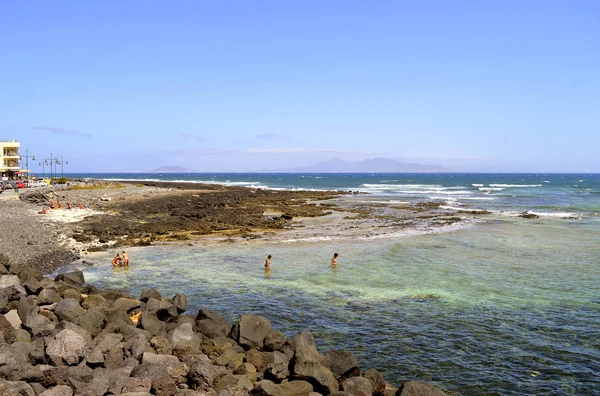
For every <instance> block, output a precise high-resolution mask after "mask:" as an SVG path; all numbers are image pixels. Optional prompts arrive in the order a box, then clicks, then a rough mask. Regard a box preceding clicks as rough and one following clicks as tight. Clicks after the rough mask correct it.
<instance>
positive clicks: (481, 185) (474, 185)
mask: <svg viewBox="0 0 600 396" xmlns="http://www.w3.org/2000/svg"><path fill="white" fill-rule="evenodd" d="M471 185H472V186H473V187H483V186H484V185H483V184H471Z"/></svg>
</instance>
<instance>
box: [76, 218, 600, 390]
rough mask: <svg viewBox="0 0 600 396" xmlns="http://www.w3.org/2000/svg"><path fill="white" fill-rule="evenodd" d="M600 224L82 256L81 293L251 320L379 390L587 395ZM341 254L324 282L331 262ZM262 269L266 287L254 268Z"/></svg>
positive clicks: (512, 224)
mask: <svg viewBox="0 0 600 396" xmlns="http://www.w3.org/2000/svg"><path fill="white" fill-rule="evenodd" d="M598 240H600V224H599V222H598V220H597V219H596V218H592V219H584V220H581V219H544V218H541V219H536V220H527V219H521V218H515V217H503V216H497V217H489V218H486V219H485V220H482V221H481V222H480V223H478V224H475V225H474V226H472V227H468V228H465V229H459V230H456V231H453V232H446V233H440V234H435V233H434V234H426V235H412V236H404V237H396V238H380V239H377V240H351V239H349V240H343V241H339V240H337V241H320V242H313V243H308V242H289V243H282V242H280V243H267V242H252V243H249V244H222V245H216V246H215V245H210V246H201V245H198V246H156V247H147V248H130V249H127V251H128V253H129V256H130V257H131V261H132V264H131V267H130V269H129V270H123V269H113V268H112V267H111V266H110V259H111V258H112V255H114V252H112V251H109V252H106V253H95V254H90V255H89V257H85V259H86V260H88V261H90V262H92V263H95V265H93V266H89V267H85V268H83V270H84V273H85V276H86V280H87V281H88V282H90V283H92V284H95V285H96V286H99V287H106V288H124V289H126V290H127V291H129V292H130V293H132V294H133V295H139V293H140V292H141V291H142V290H143V289H146V288H150V287H156V288H157V289H158V290H159V291H160V292H161V293H162V294H164V295H167V296H173V295H174V294H176V293H178V292H183V293H185V294H186V295H187V296H188V301H189V306H188V308H189V311H190V312H191V313H192V314H195V313H196V312H197V310H198V309H200V308H209V309H213V310H215V311H217V312H219V313H220V314H221V315H222V316H224V317H225V318H226V319H228V320H229V321H230V322H233V321H235V320H236V319H237V318H239V316H240V315H242V314H245V313H252V314H257V315H262V316H265V317H267V318H269V319H270V320H271V322H272V323H273V326H274V327H275V328H276V329H278V330H281V331H283V332H284V333H285V334H286V335H287V336H291V335H293V334H294V333H296V332H298V331H300V330H303V329H309V330H311V331H312V332H313V334H314V335H315V340H316V343H317V347H318V348H319V350H320V351H321V352H326V351H327V350H329V349H346V350H349V351H352V352H353V353H354V354H355V355H356V356H357V357H358V359H359V363H360V366H361V368H362V369H364V370H366V369H368V368H370V367H375V368H377V369H379V370H381V371H383V372H384V373H385V377H386V379H387V380H388V381H389V382H391V383H392V384H396V385H397V384H399V383H401V382H402V381H404V380H407V379H421V380H425V381H431V382H433V383H435V384H436V385H438V386H440V387H442V388H444V389H446V390H448V391H452V392H459V393H461V394H465V395H467V394H468V395H471V394H502V395H517V394H520V395H522V394H565V395H567V394H598V393H600V363H599V362H600V352H599V350H600V265H599V260H600V247H599V246H598V243H597V241H598ZM334 252H338V253H339V254H340V257H339V260H338V263H339V264H338V266H337V268H336V269H335V270H333V269H332V268H331V266H330V264H329V263H330V259H331V256H332V255H333V253H334ZM268 254H272V255H273V260H272V267H273V269H272V271H271V274H270V276H269V277H267V276H266V275H265V273H264V270H263V263H264V260H265V258H266V256H267V255H268Z"/></svg>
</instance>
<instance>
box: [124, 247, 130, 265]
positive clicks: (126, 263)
mask: <svg viewBox="0 0 600 396" xmlns="http://www.w3.org/2000/svg"><path fill="white" fill-rule="evenodd" d="M123 265H124V266H125V267H129V256H128V255H127V253H125V250H123Z"/></svg>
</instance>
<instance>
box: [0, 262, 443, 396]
mask: <svg viewBox="0 0 600 396" xmlns="http://www.w3.org/2000/svg"><path fill="white" fill-rule="evenodd" d="M186 309H187V297H186V296H185V295H183V294H177V295H175V296H173V297H171V298H169V297H168V296H162V295H161V294H160V292H159V291H157V290H156V289H149V290H144V291H143V292H142V293H141V296H140V297H139V298H135V297H133V296H130V295H127V294H125V293H123V292H121V291H115V290H98V289H97V288H95V287H94V286H93V285H89V284H88V285H86V284H85V280H84V276H83V273H81V272H80V271H73V272H69V273H65V274H60V275H58V276H56V277H55V279H50V278H47V277H44V276H43V273H42V272H41V271H40V270H38V269H35V268H33V267H31V266H29V265H26V264H15V263H10V262H9V261H8V260H7V259H6V257H4V256H0V394H4V395H27V396H34V395H43V396H59V395H60V396H70V395H74V394H75V395H106V394H114V395H131V396H133V395H139V396H142V395H149V394H155V395H165V396H170V395H181V396H185V395H190V396H191V395H212V396H215V395H219V396H229V395H231V396H235V395H248V394H250V395H265V396H266V395H269V396H280V395H281V396H283V395H294V396H296V395H297V396H302V395H306V396H309V395H311V396H317V395H339V396H342V395H402V396H408V395H411V396H412V395H423V396H426V395H430V396H442V395H446V393H445V392H443V391H441V390H440V389H438V388H436V387H434V386H432V385H430V384H427V383H424V382H420V381H406V382H404V383H402V384H399V387H398V388H396V387H394V386H393V385H391V384H389V383H388V382H386V380H385V379H384V378H383V376H382V375H381V374H380V373H379V372H378V371H377V370H376V369H375V368H369V369H367V370H365V369H364V368H360V367H359V366H358V363H357V360H356V358H355V357H354V356H353V355H352V353H350V352H346V351H340V350H330V351H328V352H327V353H326V354H324V355H323V354H321V353H319V351H317V349H316V347H315V343H314V340H313V337H312V334H311V333H310V331H308V330H304V331H302V332H300V333H298V334H296V335H293V336H291V337H289V338H287V337H286V336H285V335H284V334H283V333H281V332H280V331H277V330H276V329H273V328H272V326H271V323H270V322H269V320H268V319H267V318H264V317H261V316H255V315H242V316H241V317H240V318H239V320H238V321H236V322H235V323H234V324H232V325H231V324H229V323H227V321H225V319H223V318H222V317H221V316H220V315H219V314H217V313H216V312H213V311H210V310H208V309H201V310H200V311H199V312H197V313H190V312H187V311H186Z"/></svg>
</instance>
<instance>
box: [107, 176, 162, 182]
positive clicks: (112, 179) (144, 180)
mask: <svg viewBox="0 0 600 396" xmlns="http://www.w3.org/2000/svg"><path fill="white" fill-rule="evenodd" d="M100 180H106V181H137V182H160V181H163V180H161V179H151V178H148V179H128V178H122V177H106V178H104V177H103V178H102V179H100Z"/></svg>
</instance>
